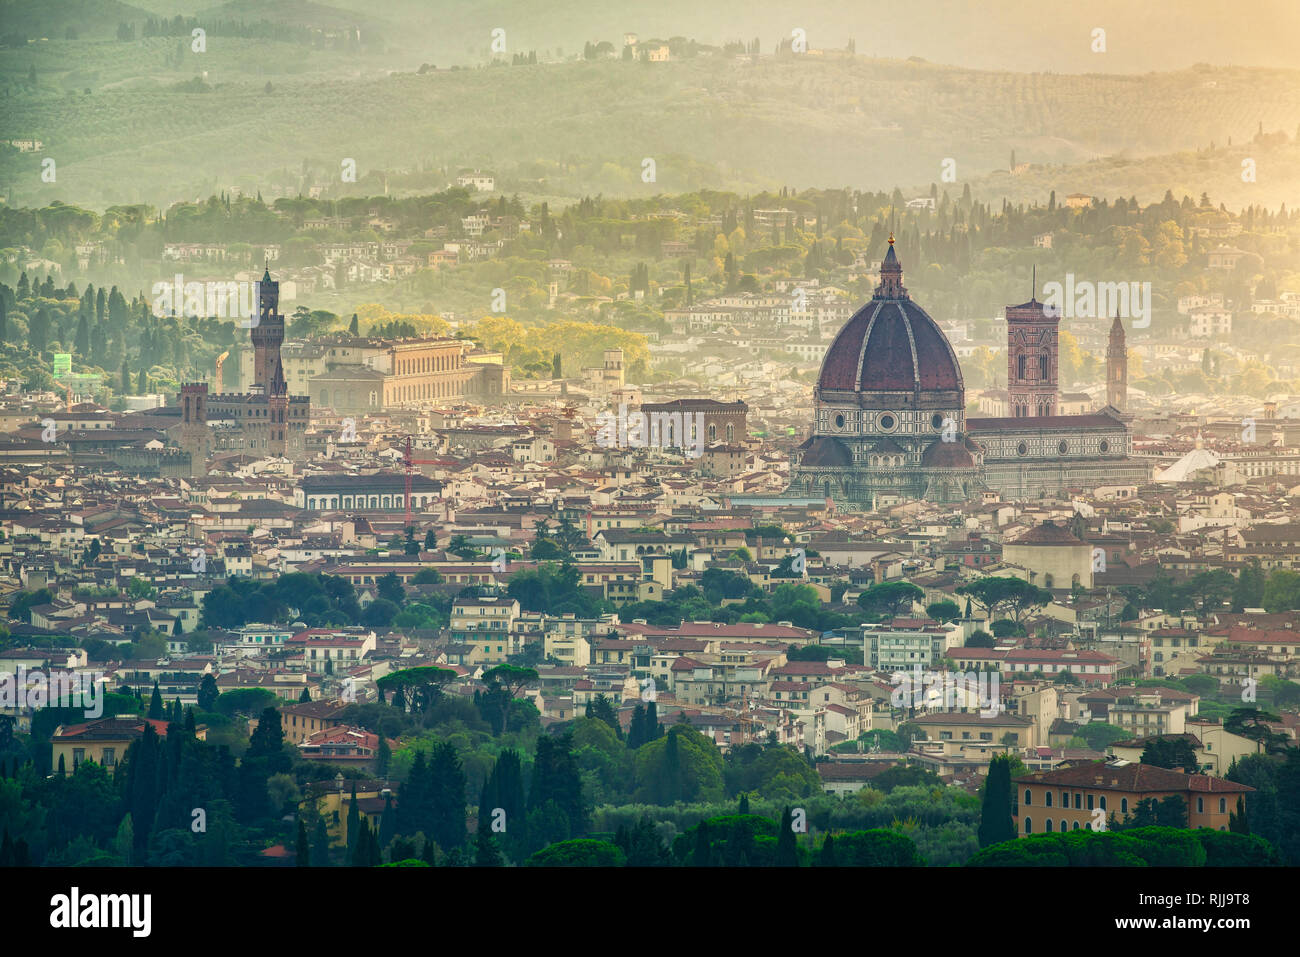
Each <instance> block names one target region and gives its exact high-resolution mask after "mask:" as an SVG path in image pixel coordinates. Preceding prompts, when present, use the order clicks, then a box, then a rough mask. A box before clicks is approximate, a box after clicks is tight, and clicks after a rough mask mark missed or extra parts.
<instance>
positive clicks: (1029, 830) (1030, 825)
mask: <svg viewBox="0 0 1300 957" xmlns="http://www.w3.org/2000/svg"><path fill="white" fill-rule="evenodd" d="M1025 833H1026V834H1033V833H1034V822H1033V821H1031V820H1029V818H1025Z"/></svg>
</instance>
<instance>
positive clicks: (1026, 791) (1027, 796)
mask: <svg viewBox="0 0 1300 957" xmlns="http://www.w3.org/2000/svg"><path fill="white" fill-rule="evenodd" d="M1032 794H1033V792H1031V791H1030V790H1029V788H1025V807H1029V805H1030V804H1031V803H1032V802H1031V801H1030V800H1029V799H1030V797H1031V796H1032Z"/></svg>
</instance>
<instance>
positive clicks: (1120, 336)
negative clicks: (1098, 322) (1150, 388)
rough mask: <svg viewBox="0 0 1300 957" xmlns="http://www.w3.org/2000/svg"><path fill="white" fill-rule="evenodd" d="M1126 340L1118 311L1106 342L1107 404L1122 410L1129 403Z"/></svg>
mask: <svg viewBox="0 0 1300 957" xmlns="http://www.w3.org/2000/svg"><path fill="white" fill-rule="evenodd" d="M1124 342H1125V340H1124V323H1122V322H1120V319H1119V313H1118V312H1117V313H1115V321H1114V322H1113V323H1111V326H1110V341H1109V342H1108V343H1107V344H1106V404H1107V405H1109V406H1110V407H1111V408H1113V409H1117V410H1119V411H1120V412H1123V411H1124V406H1125V405H1127V404H1128V349H1127V347H1126V346H1125V344H1124Z"/></svg>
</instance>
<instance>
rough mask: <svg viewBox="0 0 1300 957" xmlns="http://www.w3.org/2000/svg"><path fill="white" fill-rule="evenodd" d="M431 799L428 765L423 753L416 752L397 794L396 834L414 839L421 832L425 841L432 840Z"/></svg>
mask: <svg viewBox="0 0 1300 957" xmlns="http://www.w3.org/2000/svg"><path fill="white" fill-rule="evenodd" d="M431 797H432V795H431V792H430V790H429V771H428V764H427V763H426V762H425V758H424V752H423V751H416V752H415V760H414V761H412V762H411V773H410V774H409V775H408V776H407V778H406V783H405V784H403V785H402V789H401V792H400V793H399V794H398V800H397V833H399V834H402V835H404V836H406V837H414V836H415V834H416V833H417V832H423V833H424V837H425V839H426V840H428V841H433V840H434V836H433V831H432V816H433V815H432V814H431V805H430V800H431Z"/></svg>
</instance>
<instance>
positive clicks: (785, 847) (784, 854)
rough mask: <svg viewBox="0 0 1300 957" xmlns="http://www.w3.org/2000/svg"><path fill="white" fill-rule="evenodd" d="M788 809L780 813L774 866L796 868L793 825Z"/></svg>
mask: <svg viewBox="0 0 1300 957" xmlns="http://www.w3.org/2000/svg"><path fill="white" fill-rule="evenodd" d="M793 820H794V818H793V815H792V814H791V813H790V808H789V807H786V809H785V810H783V811H782V812H781V830H780V831H779V832H778V833H777V835H776V866H777V867H798V866H799V855H798V853H797V851H796V850H795V843H794V823H793Z"/></svg>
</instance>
